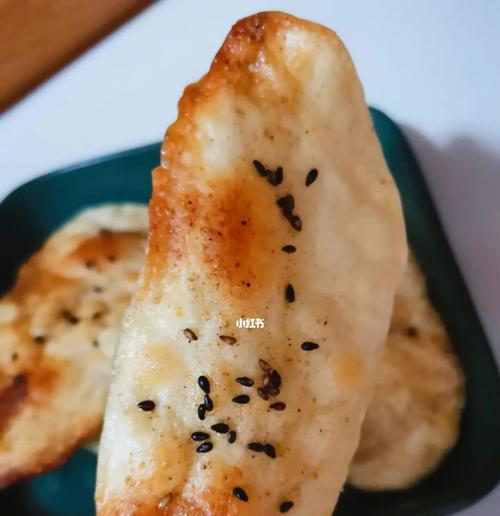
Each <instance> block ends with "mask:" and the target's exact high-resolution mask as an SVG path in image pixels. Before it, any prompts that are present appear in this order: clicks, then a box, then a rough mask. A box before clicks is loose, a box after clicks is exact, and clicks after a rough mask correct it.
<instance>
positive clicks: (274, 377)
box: [269, 369, 281, 387]
mask: <svg viewBox="0 0 500 516" xmlns="http://www.w3.org/2000/svg"><path fill="white" fill-rule="evenodd" d="M269 381H270V383H271V385H272V386H273V387H279V386H280V385H281V376H280V374H279V373H278V371H276V369H273V370H272V371H271V374H270V375H269Z"/></svg>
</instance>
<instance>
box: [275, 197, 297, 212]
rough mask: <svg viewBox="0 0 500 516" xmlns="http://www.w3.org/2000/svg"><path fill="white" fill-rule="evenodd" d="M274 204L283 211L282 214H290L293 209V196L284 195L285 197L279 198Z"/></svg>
mask: <svg viewBox="0 0 500 516" xmlns="http://www.w3.org/2000/svg"><path fill="white" fill-rule="evenodd" d="M276 204H277V205H278V206H279V207H280V208H281V209H282V210H283V212H285V211H288V212H292V211H293V209H294V208H295V199H294V198H293V195H291V194H286V195H285V196H283V197H280V198H279V199H278V200H277V201H276Z"/></svg>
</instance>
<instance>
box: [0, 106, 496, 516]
mask: <svg viewBox="0 0 500 516" xmlns="http://www.w3.org/2000/svg"><path fill="white" fill-rule="evenodd" d="M371 115H372V119H373V123H374V127H375V130H376V132H377V135H378V137H379V140H380V143H381V145H382V150H383V153H384V156H385V159H386V161H387V164H388V166H389V169H390V171H391V173H392V175H393V176H394V179H395V181H396V184H397V186H398V188H399V191H400V194H401V198H402V202H403V211H404V216H405V222H406V227H407V232H408V240H409V244H410V247H411V248H412V250H413V252H414V254H415V256H416V259H417V261H418V262H419V265H420V267H421V268H422V270H423V272H424V276H425V278H426V280H427V284H428V289H429V295H430V298H431V301H432V303H433V304H434V306H435V308H436V309H437V310H438V312H439V313H440V314H441V317H442V319H443V321H444V323H445V326H446V329H447V331H448V334H449V336H450V339H451V341H452V344H453V347H454V349H455V352H456V353H457V355H458V358H459V360H460V363H461V366H462V368H463V370H464V373H465V378H466V404H465V409H464V411H463V415H462V419H461V432H460V438H459V441H458V443H457V445H456V446H455V448H454V449H453V450H452V452H451V453H450V454H449V455H448V456H447V458H446V459H445V461H444V462H443V463H442V464H441V466H440V467H439V468H438V469H437V471H435V472H434V473H433V474H432V475H430V476H429V477H428V478H426V479H425V480H424V481H422V482H421V483H420V484H418V485H417V486H415V487H413V488H411V489H407V490H404V491H399V492H397V491H388V492H382V493H370V492H365V491H361V490H358V489H354V488H352V487H349V486H346V488H345V489H344V492H343V493H342V495H341V497H340V499H339V503H338V505H337V507H336V509H335V516H361V515H362V516H417V515H418V516H442V515H445V514H451V513H453V512H455V511H457V510H459V509H461V508H464V507H466V506H468V505H470V504H472V503H474V502H475V501H476V500H478V499H479V498H481V497H482V496H484V495H485V494H486V493H487V492H489V491H490V490H491V489H493V487H494V486H495V485H496V484H497V482H498V481H499V479H500V378H499V374H498V369H497V366H496V364H495V360H494V358H493V355H492V352H491V350H490V348H489V346H488V342H487V339H486V336H485V334H484V331H483V329H482V327H481V324H480V322H479V319H478V317H477V314H476V311H475V308H474V305H473V303H472V301H471V298H470V296H469V294H468V292H467V288H466V286H465V283H464V281H463V279H462V276H461V274H460V271H459V269H458V267H457V265H456V262H455V260H454V258H453V255H452V253H451V251H450V248H449V245H448V243H447V241H446V237H445V234H444V232H443V229H442V227H441V223H440V221H439V218H438V216H437V213H436V210H435V208H434V205H433V203H432V200H431V197H430V195H429V192H428V190H427V187H426V185H425V182H424V178H423V175H422V172H421V170H420V168H419V165H418V163H417V161H416V159H415V156H414V154H413V152H412V151H411V149H410V147H409V145H408V143H407V141H406V139H405V138H404V136H403V133H402V132H401V130H400V129H399V128H398V126H397V125H396V124H395V123H394V122H393V121H392V120H390V119H389V118H388V117H387V116H386V115H384V114H383V113H382V112H380V111H378V110H375V109H371ZM159 153H160V144H153V145H149V146H146V147H142V148H139V149H134V150H131V151H126V152H122V153H119V154H114V155H112V156H108V157H105V158H100V159H97V160H93V161H90V162H87V163H84V164H81V165H77V166H74V167H70V168H66V169H64V170H61V171H57V172H53V173H51V174H47V175H45V176H42V177H40V178H38V179H35V180H33V181H31V182H29V183H26V184H24V185H22V186H21V187H19V188H18V189H16V190H15V191H14V192H12V193H11V194H10V195H9V196H8V197H7V198H6V199H5V200H4V201H3V202H2V203H1V204H0V241H1V242H4V243H7V244H8V245H5V244H4V246H3V247H2V255H1V256H2V259H1V262H0V291H2V292H5V291H7V290H8V288H9V287H10V286H11V285H12V284H13V281H14V280H15V276H16V271H17V270H18V268H19V266H20V265H21V264H22V263H23V261H25V260H26V258H27V257H28V256H29V255H31V254H32V253H33V252H34V251H36V250H37V249H38V248H39V247H40V246H41V245H42V243H43V242H44V241H45V239H46V238H47V237H48V236H49V235H50V234H51V233H52V232H53V231H54V230H55V229H57V228H58V227H59V226H61V225H62V224H63V223H64V222H66V221H67V220H68V219H70V218H71V217H72V216H73V215H75V214H76V213H77V212H79V211H81V210H82V209H84V208H87V207H89V206H93V205H98V204H104V203H110V202H138V203H146V202H147V201H148V200H149V197H150V195H151V181H150V172H151V170H152V168H153V167H154V166H156V165H157V164H158V161H159V155H160V154H159ZM95 466H96V459H95V456H94V455H93V454H92V453H91V452H88V451H86V450H79V451H78V452H77V453H76V454H75V455H74V456H73V457H72V458H71V459H70V460H69V461H68V462H67V463H66V464H65V465H64V466H62V467H61V468H59V469H57V470H55V471H53V472H51V473H47V474H45V475H41V476H40V477H37V478H34V479H32V480H28V481H24V482H20V483H18V484H16V485H14V486H12V487H10V488H8V489H4V490H3V491H1V492H0V507H1V508H2V513H3V510H6V512H5V514H15V515H18V516H28V515H36V516H89V515H92V514H94V505H93V487H94V482H95Z"/></svg>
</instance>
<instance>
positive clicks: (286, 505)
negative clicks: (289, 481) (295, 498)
mask: <svg viewBox="0 0 500 516" xmlns="http://www.w3.org/2000/svg"><path fill="white" fill-rule="evenodd" d="M292 507H293V502H292V501H290V500H287V501H286V502H282V503H281V504H280V512H281V513H284V512H288V511H289V510H290V509H291V508H292Z"/></svg>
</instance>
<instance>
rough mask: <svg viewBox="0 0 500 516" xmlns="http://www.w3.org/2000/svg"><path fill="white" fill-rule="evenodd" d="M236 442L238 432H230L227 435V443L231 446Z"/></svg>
mask: <svg viewBox="0 0 500 516" xmlns="http://www.w3.org/2000/svg"><path fill="white" fill-rule="evenodd" d="M234 441H236V432H235V431H234V430H230V431H229V433H228V434H227V442H228V443H229V444H233V443H234Z"/></svg>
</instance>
